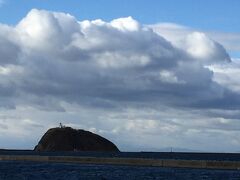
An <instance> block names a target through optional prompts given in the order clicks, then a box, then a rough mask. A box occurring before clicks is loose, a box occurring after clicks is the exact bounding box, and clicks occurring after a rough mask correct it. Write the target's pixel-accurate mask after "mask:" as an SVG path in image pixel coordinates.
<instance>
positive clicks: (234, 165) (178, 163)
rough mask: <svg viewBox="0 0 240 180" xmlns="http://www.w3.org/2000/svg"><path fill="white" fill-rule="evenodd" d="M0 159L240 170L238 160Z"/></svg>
mask: <svg viewBox="0 0 240 180" xmlns="http://www.w3.org/2000/svg"><path fill="white" fill-rule="evenodd" d="M0 161H33V162H49V163H51V162H58V163H81V164H111V165H131V166H155V167H178V168H201V169H202V168H204V169H225V170H240V162H239V161H213V160H210V161H207V160H174V159H146V158H101V157H76V156H38V155H0Z"/></svg>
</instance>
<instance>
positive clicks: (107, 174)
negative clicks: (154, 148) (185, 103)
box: [0, 151, 240, 180]
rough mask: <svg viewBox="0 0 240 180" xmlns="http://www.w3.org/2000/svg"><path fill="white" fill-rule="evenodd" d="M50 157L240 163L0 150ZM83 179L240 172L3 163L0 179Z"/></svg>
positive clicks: (204, 156)
mask: <svg viewBox="0 0 240 180" xmlns="http://www.w3.org/2000/svg"><path fill="white" fill-rule="evenodd" d="M36 154H38V155H48V156H56V155H58V156H85V157H86V156H91V157H126V158H132V157H134V158H153V159H187V160H229V161H240V154H222V153H220V154H219V153H218V154H215V153H150V152H148V153H147V152H144V153H143V152H142V153H133V152H132V153H127V152H123V153H90V152H89V153H36V152H32V151H0V155H36ZM45 179H46V180H47V179H53V180H55V179H56V180H82V179H89V180H90V179H93V180H94V179H101V180H106V179H112V180H115V179H116V180H118V179H123V180H128V179H136V180H139V179H140V180H141V179H170V180H172V179H173V180H175V179H177V180H178V179H179V180H185V179H186V180H195V179H196V180H199V179H200V180H205V179H211V180H212V179H213V180H228V179H229V180H240V170H217V169H192V168H163V167H137V166H118V165H94V164H91V165H89V164H73V163H40V162H16V161H14V162H13V161H0V180H45Z"/></svg>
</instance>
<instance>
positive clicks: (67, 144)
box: [34, 127, 119, 152]
mask: <svg viewBox="0 0 240 180" xmlns="http://www.w3.org/2000/svg"><path fill="white" fill-rule="evenodd" d="M34 150H35V151H101V152H119V150H118V148H117V146H115V145H114V144H113V143H112V142H110V141H109V140H107V139H105V138H103V137H101V136H99V135H97V134H94V133H91V132H89V131H84V130H76V129H73V128H70V127H62V128H52V129H49V130H48V131H47V132H46V133H45V134H44V136H43V137H42V138H41V140H40V141H39V143H38V145H37V146H36V147H35V148H34Z"/></svg>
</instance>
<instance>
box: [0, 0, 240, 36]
mask: <svg viewBox="0 0 240 180" xmlns="http://www.w3.org/2000/svg"><path fill="white" fill-rule="evenodd" d="M3 1H5V3H4V4H3V5H2V7H1V9H0V22H2V23H7V24H16V23H17V22H18V21H19V20H21V18H22V17H24V16H25V15H26V14H27V13H28V12H29V11H30V10H31V9H32V8H38V9H47V10H51V11H61V12H68V13H70V14H72V15H74V16H75V17H77V18H78V19H80V20H83V19H98V18H101V19H104V20H106V21H109V20H111V19H115V18H118V17H124V16H133V17H134V18H135V19H137V20H138V21H140V22H141V23H145V24H153V23H158V22H174V23H178V24H182V25H185V26H190V27H193V28H197V29H203V30H218V31H225V32H239V31H240V23H239V17H240V11H239V7H240V1H239V0H200V1H199V0H167V1H165V0H135V1H134V0H132V1H129V0H121V1H117V0H97V1H96V0H81V1H73V0H71V1H69V0H62V1H55V0H21V1H19V0H3Z"/></svg>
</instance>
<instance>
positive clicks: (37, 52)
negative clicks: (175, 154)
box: [0, 0, 240, 152]
mask: <svg viewBox="0 0 240 180" xmlns="http://www.w3.org/2000/svg"><path fill="white" fill-rule="evenodd" d="M239 6H240V1H238V0H228V1H227V0H211V1H209V0H208V1H207V0H202V1H193V0H182V1H178V0H169V1H155V0H148V1H147V0H138V1H134V0H133V1H130V2H129V1H127V0H122V1H113V0H112V1H110V0H98V1H93V0H88V1H80V2H77V1H61V2H57V1H53V0H48V1H46V0H44V1H43V0H41V1H40V0H23V1H13V0H12V1H11V0H2V1H0V148H20V149H31V148H33V147H34V146H35V145H36V144H37V142H38V140H39V138H40V137H41V136H42V134H44V132H45V131H46V130H47V129H49V128H51V127H56V126H58V124H59V123H60V122H61V123H63V124H64V125H66V126H71V127H74V128H81V129H85V130H89V131H92V132H95V133H97V134H100V135H102V136H104V137H106V138H108V139H110V140H111V141H112V142H114V143H115V144H116V145H117V146H118V147H119V149H120V150H122V151H160V150H162V149H166V148H169V147H173V149H174V148H175V149H178V148H181V149H189V150H197V151H204V152H209V151H210V152H239V150H240V139H239V138H238V137H239V135H240V110H239V109H240V93H239V92H240V91H239V90H240V81H239V74H240V61H239V59H240V23H239V18H238V17H240V12H239V10H238V7H239ZM10 12H11V13H10Z"/></svg>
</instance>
